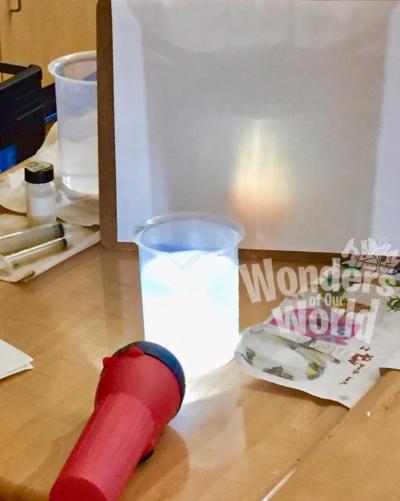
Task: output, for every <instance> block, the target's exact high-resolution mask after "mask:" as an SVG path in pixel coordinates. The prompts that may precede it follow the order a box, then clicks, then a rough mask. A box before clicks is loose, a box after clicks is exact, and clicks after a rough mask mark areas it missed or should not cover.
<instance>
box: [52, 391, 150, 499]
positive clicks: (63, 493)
mask: <svg viewBox="0 0 400 501" xmlns="http://www.w3.org/2000/svg"><path fill="white" fill-rule="evenodd" d="M154 428H155V427H154V421H153V418H152V416H151V414H150V412H149V410H148V409H147V408H146V407H145V406H144V405H143V403H142V402H141V401H140V400H138V399H137V398H136V397H135V396H133V395H128V394H124V393H119V394H118V393H117V394H111V395H109V396H107V397H106V398H105V399H104V400H103V401H102V402H101V403H99V404H98V405H97V406H96V408H95V410H94V412H93V414H92V416H91V417H90V419H89V421H88V423H87V425H86V427H85V429H84V430H83V432H82V435H81V436H80V438H79V440H78V442H77V444H76V446H75V448H74V450H73V451H72V453H71V455H70V456H69V458H68V461H67V462H66V464H65V466H64V468H63V470H62V471H61V473H60V475H59V477H58V479H57V481H56V483H55V484H54V486H53V489H52V490H51V493H50V501H71V500H72V499H73V500H74V501H88V500H89V499H90V501H116V500H118V499H119V497H120V495H121V492H122V490H123V488H124V486H125V484H126V483H127V481H128V480H129V478H130V476H131V474H132V473H133V471H134V469H135V467H136V466H137V464H138V463H139V461H140V460H141V459H142V457H143V455H145V454H147V453H149V452H150V451H151V450H152V448H153V445H154Z"/></svg>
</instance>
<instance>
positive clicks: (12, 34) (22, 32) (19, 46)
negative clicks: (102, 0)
mask: <svg viewBox="0 0 400 501" xmlns="http://www.w3.org/2000/svg"><path fill="white" fill-rule="evenodd" d="M96 4H97V0H0V59H1V60H2V61H5V62H8V63H14V64H21V65H28V64H37V65H39V66H41V67H42V69H43V75H44V79H43V85H47V84H48V83H50V82H51V81H52V78H51V76H50V75H49V73H48V72H47V65H48V64H49V62H50V61H52V60H53V59H55V58H57V57H59V56H62V55H64V54H68V53H71V52H77V51H82V50H90V49H94V48H95V47H96ZM18 7H20V8H21V10H20V11H19V12H13V11H12V9H14V10H18Z"/></svg>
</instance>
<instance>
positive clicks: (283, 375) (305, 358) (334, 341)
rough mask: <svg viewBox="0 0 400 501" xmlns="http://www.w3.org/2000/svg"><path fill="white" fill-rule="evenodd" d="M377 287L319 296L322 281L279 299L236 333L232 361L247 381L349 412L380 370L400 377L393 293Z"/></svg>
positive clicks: (398, 301)
mask: <svg viewBox="0 0 400 501" xmlns="http://www.w3.org/2000/svg"><path fill="white" fill-rule="evenodd" d="M380 283H381V285H378V284H375V285H371V284H367V283H365V284H364V283H361V284H359V287H356V288H358V289H359V290H357V291H354V292H351V291H350V290H349V289H351V287H350V288H347V289H346V290H344V289H343V287H342V286H341V285H340V287H339V290H336V291H332V292H326V289H327V288H329V287H325V288H324V287H322V284H324V285H325V286H326V284H327V282H326V279H325V282H324V281H321V282H317V283H314V284H313V285H310V286H308V288H307V290H303V291H302V292H300V293H299V294H297V295H295V296H292V297H287V298H286V299H285V300H284V301H283V302H282V303H281V304H280V306H279V307H278V308H275V309H274V310H273V311H272V314H271V315H270V316H269V317H268V318H267V319H266V320H265V321H264V322H262V323H260V324H258V325H254V326H252V327H249V328H247V329H245V330H244V332H243V333H242V339H241V342H240V344H239V346H238V349H237V351H236V354H235V358H236V361H237V362H238V363H239V365H240V366H241V368H242V369H243V370H244V371H245V372H246V373H247V374H249V375H251V376H253V377H255V378H258V379H264V380H265V381H270V382H272V383H276V384H279V385H281V386H287V387H289V388H295V389H297V390H301V391H304V392H306V393H309V394H311V395H314V396H317V397H320V398H324V399H329V400H334V401H336V402H340V403H341V404H343V405H345V406H347V407H352V406H353V405H354V404H355V403H356V402H357V401H358V400H359V399H360V398H362V396H363V395H364V394H365V393H366V392H368V390H369V389H370V388H371V387H372V386H373V385H374V384H375V382H376V381H377V379H378V378H379V376H380V369H381V368H390V369H400V341H399V330H400V288H399V287H396V286H392V285H391V284H392V283H395V282H393V280H391V279H388V280H387V279H383V280H381V281H380ZM318 284H320V285H318Z"/></svg>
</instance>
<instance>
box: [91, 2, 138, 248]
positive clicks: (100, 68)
mask: <svg viewBox="0 0 400 501" xmlns="http://www.w3.org/2000/svg"><path fill="white" fill-rule="evenodd" d="M113 69H114V68H113V38H112V10H111V0H99V1H98V3H97V92H98V130H99V132H98V134H99V184H100V235H101V243H102V244H103V245H104V247H107V248H109V249H121V250H124V249H125V250H128V249H129V250H134V249H136V246H135V245H134V244H133V243H132V244H130V243H123V242H118V238H117V199H116V190H115V186H116V162H115V133H114V124H115V122H114V81H113Z"/></svg>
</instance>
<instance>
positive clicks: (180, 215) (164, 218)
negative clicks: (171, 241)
mask: <svg viewBox="0 0 400 501" xmlns="http://www.w3.org/2000/svg"><path fill="white" fill-rule="evenodd" d="M183 220H188V221H189V220H195V221H199V222H200V221H201V222H210V223H214V224H217V225H220V226H224V227H229V228H230V229H231V230H233V231H234V234H235V236H234V237H233V238H232V239H231V241H230V242H229V244H227V245H225V246H219V247H218V248H217V249H215V250H214V249H213V250H204V252H205V253H207V254H224V253H225V252H228V251H229V250H230V249H232V248H234V247H237V246H238V244H239V243H240V242H241V241H242V240H243V238H244V236H245V229H244V227H243V226H242V225H241V224H240V223H238V222H236V221H234V220H233V219H231V218H229V217H226V216H221V215H219V214H213V213H208V212H196V211H184V212H171V213H168V214H163V215H160V216H154V217H151V218H149V219H146V220H145V221H143V222H141V223H139V224H137V225H136V226H135V227H134V228H133V230H132V239H133V242H134V243H135V244H136V245H137V246H138V247H139V249H145V250H147V251H150V252H152V253H153V254H170V252H171V251H166V250H160V249H159V248H156V247H153V246H151V245H148V244H145V243H144V242H143V237H144V235H145V234H146V233H147V231H149V230H150V229H153V228H154V227H156V226H157V225H159V224H163V223H166V222H172V221H183Z"/></svg>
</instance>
